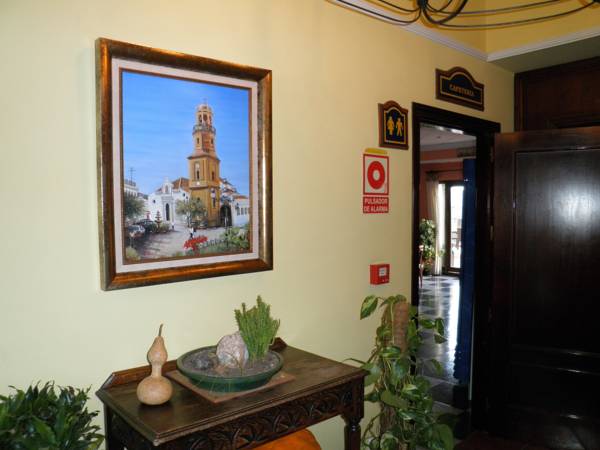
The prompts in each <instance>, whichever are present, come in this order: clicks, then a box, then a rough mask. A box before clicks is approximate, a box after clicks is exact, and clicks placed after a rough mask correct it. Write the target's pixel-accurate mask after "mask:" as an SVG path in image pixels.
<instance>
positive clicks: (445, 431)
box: [435, 423, 454, 450]
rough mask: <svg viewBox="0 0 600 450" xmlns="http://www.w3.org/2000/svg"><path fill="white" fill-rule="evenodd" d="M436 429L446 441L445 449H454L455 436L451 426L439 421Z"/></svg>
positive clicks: (444, 441)
mask: <svg viewBox="0 0 600 450" xmlns="http://www.w3.org/2000/svg"><path fill="white" fill-rule="evenodd" d="M435 429H436V431H437V433H438V434H439V436H440V438H441V440H442V442H443V443H444V449H445V450H452V449H453V448H454V436H453V435H452V430H451V429H450V427H449V426H448V425H446V424H443V423H438V424H436V425H435Z"/></svg>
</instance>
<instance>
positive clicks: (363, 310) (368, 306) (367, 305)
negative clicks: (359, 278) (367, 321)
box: [360, 295, 378, 319]
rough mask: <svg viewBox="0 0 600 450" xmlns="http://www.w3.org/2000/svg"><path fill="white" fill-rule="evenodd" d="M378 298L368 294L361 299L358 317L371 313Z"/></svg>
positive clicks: (375, 307) (375, 306) (362, 317)
mask: <svg viewBox="0 0 600 450" xmlns="http://www.w3.org/2000/svg"><path fill="white" fill-rule="evenodd" d="M377 301H378V298H377V297H375V296H374V295H369V296H368V297H366V298H365V299H364V300H363V303H362V306H361V307H360V318H361V319H364V318H365V317H369V316H370V315H371V314H373V311H375V310H376V309H377Z"/></svg>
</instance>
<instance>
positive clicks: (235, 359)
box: [217, 331, 248, 368]
mask: <svg viewBox="0 0 600 450" xmlns="http://www.w3.org/2000/svg"><path fill="white" fill-rule="evenodd" d="M217 358H218V359H219V364H221V365H222V366H225V367H229V368H241V367H244V365H245V364H246V361H247V360H248V349H247V348H246V343H245V342H244V339H243V338H242V335H241V334H240V332H239V331H236V332H235V333H233V334H228V335H226V336H223V337H222V338H221V340H220V341H219V343H218V344H217Z"/></svg>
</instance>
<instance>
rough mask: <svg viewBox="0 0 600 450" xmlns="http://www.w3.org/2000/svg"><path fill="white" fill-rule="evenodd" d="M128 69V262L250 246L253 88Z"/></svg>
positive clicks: (125, 133)
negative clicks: (251, 105) (251, 109)
mask: <svg viewBox="0 0 600 450" xmlns="http://www.w3.org/2000/svg"><path fill="white" fill-rule="evenodd" d="M121 75H122V124H123V125H122V126H123V142H122V168H123V178H122V184H121V185H122V190H123V192H122V199H123V201H122V224H123V248H124V252H123V259H124V261H123V262H124V263H125V264H136V263H140V262H149V260H172V259H185V258H198V257H204V256H211V255H212V256H215V255H226V254H237V253H247V252H250V251H251V245H250V242H251V230H250V224H251V223H252V220H251V218H252V211H251V205H252V202H251V186H250V180H251V176H250V175H251V170H250V167H251V164H250V154H251V152H250V145H251V142H250V117H249V115H250V107H249V105H250V102H251V98H250V90H249V89H246V88H242V87H237V86H225V85H218V84H211V83H207V82H206V83H205V82H201V81H196V80H185V79H180V78H175V77H168V76H164V75H157V74H149V73H141V72H136V71H128V70H124V71H123V72H122V74H121Z"/></svg>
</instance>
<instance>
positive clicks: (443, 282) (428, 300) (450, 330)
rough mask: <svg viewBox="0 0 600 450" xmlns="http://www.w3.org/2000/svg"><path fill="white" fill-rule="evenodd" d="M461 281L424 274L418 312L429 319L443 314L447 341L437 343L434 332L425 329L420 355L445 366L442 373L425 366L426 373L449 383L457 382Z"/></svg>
mask: <svg viewBox="0 0 600 450" xmlns="http://www.w3.org/2000/svg"><path fill="white" fill-rule="evenodd" d="M459 293H460V282H459V280H458V277H447V276H436V277H430V276H425V277H423V287H422V288H421V289H420V290H419V315H420V316H421V317H425V318H428V319H435V318H437V317H441V318H442V319H443V320H444V323H445V325H446V337H447V341H446V342H445V343H443V344H436V343H435V342H434V340H433V333H432V332H429V331H426V332H425V342H424V344H423V347H422V348H421V351H420V353H419V356H421V357H423V358H435V359H437V360H438V361H439V363H440V364H441V365H442V373H441V374H438V373H436V372H435V371H434V370H433V368H432V367H426V369H425V375H428V376H431V377H433V378H436V379H439V380H442V381H445V382H448V383H454V384H455V383H457V380H456V379H455V378H454V376H453V375H452V373H453V371H454V351H455V349H456V338H457V328H458V304H459V298H458V297H459Z"/></svg>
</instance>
